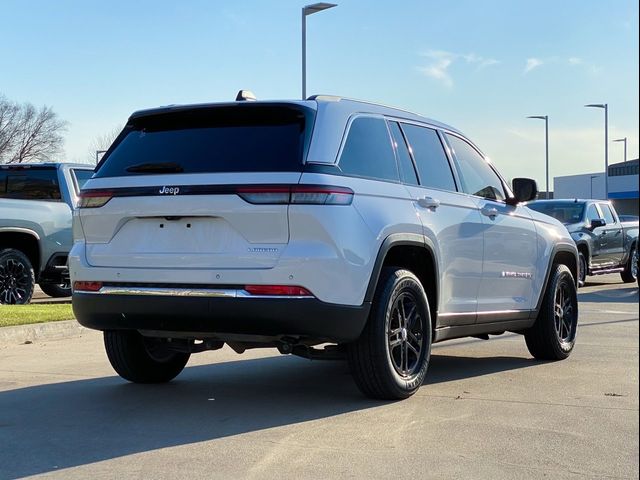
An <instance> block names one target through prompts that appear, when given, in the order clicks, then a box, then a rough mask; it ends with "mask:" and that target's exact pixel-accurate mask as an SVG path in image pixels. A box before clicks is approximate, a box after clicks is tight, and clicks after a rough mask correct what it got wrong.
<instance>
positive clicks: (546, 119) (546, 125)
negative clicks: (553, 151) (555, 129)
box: [527, 115, 549, 200]
mask: <svg viewBox="0 0 640 480" xmlns="http://www.w3.org/2000/svg"><path fill="white" fill-rule="evenodd" d="M527 118H536V119H538V120H544V145H545V164H546V169H545V171H546V174H545V177H546V181H547V197H546V198H547V200H548V199H549V116H548V115H531V116H529V117H527Z"/></svg>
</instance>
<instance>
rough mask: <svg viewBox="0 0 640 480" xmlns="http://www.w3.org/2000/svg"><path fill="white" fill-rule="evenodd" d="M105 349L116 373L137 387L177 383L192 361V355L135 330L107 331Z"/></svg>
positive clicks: (105, 333)
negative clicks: (169, 382)
mask: <svg viewBox="0 0 640 480" xmlns="http://www.w3.org/2000/svg"><path fill="white" fill-rule="evenodd" d="M104 346H105V350H106V351H107V357H109V362H110V363H111V366H112V367H113V369H114V370H115V371H116V372H117V373H118V375H120V376H121V377H122V378H124V379H125V380H129V381H130V382H134V383H164V382H168V381H170V380H172V379H174V378H175V377H176V376H177V375H178V374H179V373H180V372H181V371H182V370H183V369H184V366H185V365H186V364H187V361H189V357H190V354H189V353H184V352H175V351H171V350H169V349H168V348H167V346H166V345H165V344H163V343H161V342H159V341H158V340H157V339H153V338H146V337H143V336H142V335H140V334H139V333H138V332H136V331H135V330H107V331H105V332H104Z"/></svg>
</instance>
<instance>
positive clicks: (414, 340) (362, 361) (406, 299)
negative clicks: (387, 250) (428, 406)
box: [347, 267, 432, 400]
mask: <svg viewBox="0 0 640 480" xmlns="http://www.w3.org/2000/svg"><path fill="white" fill-rule="evenodd" d="M412 312H415V313H412ZM431 337H432V331H431V313H430V311H429V302H428V300H427V295H426V293H425V291H424V288H423V287H422V285H421V284H420V280H418V278H417V277H416V276H415V275H414V274H413V273H411V272H410V271H408V270H404V269H402V268H397V267H390V268H385V269H384V270H383V271H382V274H381V275H380V280H379V282H378V286H377V289H376V293H375V296H374V300H373V306H372V310H371V313H370V314H369V320H368V321H367V324H366V326H365V328H364V330H363V332H362V334H361V335H360V338H359V339H358V340H357V341H355V342H353V343H351V344H349V345H348V346H347V359H348V361H349V366H350V368H351V372H352V374H353V377H354V380H355V382H356V385H357V386H358V388H359V389H360V390H361V391H362V393H364V394H365V395H366V396H368V397H371V398H376V399H382V400H398V399H403V398H407V397H410V396H411V395H413V394H414V393H415V392H416V391H417V390H418V388H420V386H421V385H422V382H423V381H424V378H425V376H426V374H427V368H428V366H429V358H430V355H431V340H432V338H431Z"/></svg>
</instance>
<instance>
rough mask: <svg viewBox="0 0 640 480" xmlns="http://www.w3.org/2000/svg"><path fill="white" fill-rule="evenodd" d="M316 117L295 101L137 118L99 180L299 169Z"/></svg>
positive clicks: (108, 157) (105, 163) (107, 159)
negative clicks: (274, 104)
mask: <svg viewBox="0 0 640 480" xmlns="http://www.w3.org/2000/svg"><path fill="white" fill-rule="evenodd" d="M313 116H314V111H313V110H312V109H309V108H305V107H298V106H291V105H288V106H264V105H260V106H258V105H234V106H226V107H212V108H197V109H191V110H183V111H175V112H169V113H163V114H156V115H152V116H148V117H140V118H134V119H133V121H132V122H131V124H129V125H127V127H126V128H125V130H124V132H123V133H122V134H121V136H120V137H119V139H118V140H117V141H116V143H115V145H114V146H113V148H112V149H110V151H109V152H108V153H107V154H106V155H105V156H104V158H103V159H102V161H101V162H100V164H99V165H98V169H97V172H96V174H95V178H100V177H119V176H128V175H144V174H162V173H172V174H175V173H218V172H266V171H277V172H282V171H300V170H302V163H303V158H304V153H305V150H306V147H307V144H308V140H309V136H310V131H311V128H312V126H313V118H314V117H313Z"/></svg>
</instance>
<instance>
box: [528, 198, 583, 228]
mask: <svg viewBox="0 0 640 480" xmlns="http://www.w3.org/2000/svg"><path fill="white" fill-rule="evenodd" d="M527 206H528V207H529V208H531V209H533V210H536V211H538V212H540V213H544V214H545V215H549V216H550V217H553V218H555V219H556V220H559V221H561V222H562V223H564V224H566V225H568V224H571V223H578V222H580V220H582V214H583V213H584V203H575V202H571V203H569V202H562V203H560V202H539V203H537V202H534V203H530V204H528V205H527Z"/></svg>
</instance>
